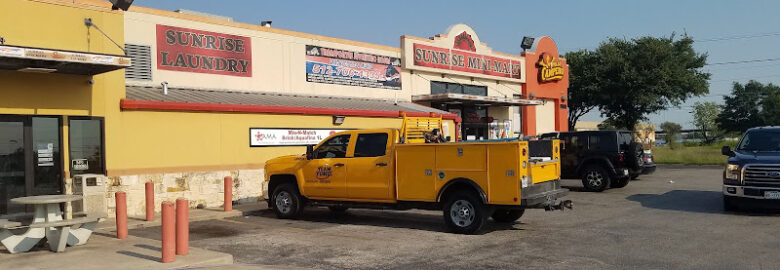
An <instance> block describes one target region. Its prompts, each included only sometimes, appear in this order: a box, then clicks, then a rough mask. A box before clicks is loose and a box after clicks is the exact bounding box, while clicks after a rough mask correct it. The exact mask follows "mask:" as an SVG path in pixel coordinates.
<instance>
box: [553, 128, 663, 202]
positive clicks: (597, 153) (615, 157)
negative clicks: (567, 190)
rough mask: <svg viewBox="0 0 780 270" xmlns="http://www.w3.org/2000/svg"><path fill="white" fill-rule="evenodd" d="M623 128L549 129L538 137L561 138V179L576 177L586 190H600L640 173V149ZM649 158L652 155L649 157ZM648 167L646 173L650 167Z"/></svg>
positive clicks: (641, 165)
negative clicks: (552, 130)
mask: <svg viewBox="0 0 780 270" xmlns="http://www.w3.org/2000/svg"><path fill="white" fill-rule="evenodd" d="M633 138H634V136H633V134H632V132H631V131H627V130H604V131H579V132H553V133H547V134H542V135H541V136H540V139H542V140H546V139H560V140H561V144H562V147H561V149H562V150H561V176H562V178H580V179H582V185H583V186H584V187H585V189H586V190H588V191H598V192H600V191H604V190H605V189H607V188H610V187H612V188H622V187H625V186H626V185H628V182H629V179H630V178H631V176H632V175H638V174H640V173H642V172H643V171H644V170H645V168H644V158H643V155H644V151H643V150H642V145H641V144H639V143H637V142H634V139H633ZM651 160H652V158H651ZM654 165H655V164H653V167H650V168H648V169H647V170H648V172H650V171H652V170H654V169H652V168H654Z"/></svg>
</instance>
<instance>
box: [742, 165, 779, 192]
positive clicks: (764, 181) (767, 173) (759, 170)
mask: <svg viewBox="0 0 780 270" xmlns="http://www.w3.org/2000/svg"><path fill="white" fill-rule="evenodd" d="M743 179H745V185H747V186H761V187H780V165H748V166H746V167H745V171H744V177H743Z"/></svg>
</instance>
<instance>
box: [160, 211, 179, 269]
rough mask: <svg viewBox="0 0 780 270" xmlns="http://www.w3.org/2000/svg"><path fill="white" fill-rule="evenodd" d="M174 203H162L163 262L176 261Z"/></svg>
mask: <svg viewBox="0 0 780 270" xmlns="http://www.w3.org/2000/svg"><path fill="white" fill-rule="evenodd" d="M173 215H174V213H173V203H172V202H164V203H162V262H163V263H169V262H173V261H175V260H176V239H175V238H176V225H175V224H174V222H176V220H175V219H174V217H173Z"/></svg>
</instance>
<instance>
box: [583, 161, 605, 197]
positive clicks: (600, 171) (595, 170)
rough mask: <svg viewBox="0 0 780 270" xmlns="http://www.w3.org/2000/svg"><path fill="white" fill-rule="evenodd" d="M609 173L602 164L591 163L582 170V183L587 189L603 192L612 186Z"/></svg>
mask: <svg viewBox="0 0 780 270" xmlns="http://www.w3.org/2000/svg"><path fill="white" fill-rule="evenodd" d="M610 182H611V181H610V179H609V174H607V170H604V168H603V167H602V166H599V165H590V166H588V167H587V168H585V170H584V171H582V185H583V186H584V187H585V190H587V191H595V192H602V191H604V190H605V189H607V187H609V186H610Z"/></svg>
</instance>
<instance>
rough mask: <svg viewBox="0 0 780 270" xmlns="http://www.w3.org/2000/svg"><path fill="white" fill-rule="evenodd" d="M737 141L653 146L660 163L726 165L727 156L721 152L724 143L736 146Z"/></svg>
mask: <svg viewBox="0 0 780 270" xmlns="http://www.w3.org/2000/svg"><path fill="white" fill-rule="evenodd" d="M735 144H736V142H723V143H715V144H712V145H705V146H683V145H676V146H675V148H674V149H672V148H671V147H669V146H656V147H653V156H654V157H655V163H659V164H685V165H725V164H726V156H723V155H721V154H720V149H721V148H722V147H723V146H724V145H728V146H731V148H732V149H733V148H734V145H735Z"/></svg>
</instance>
